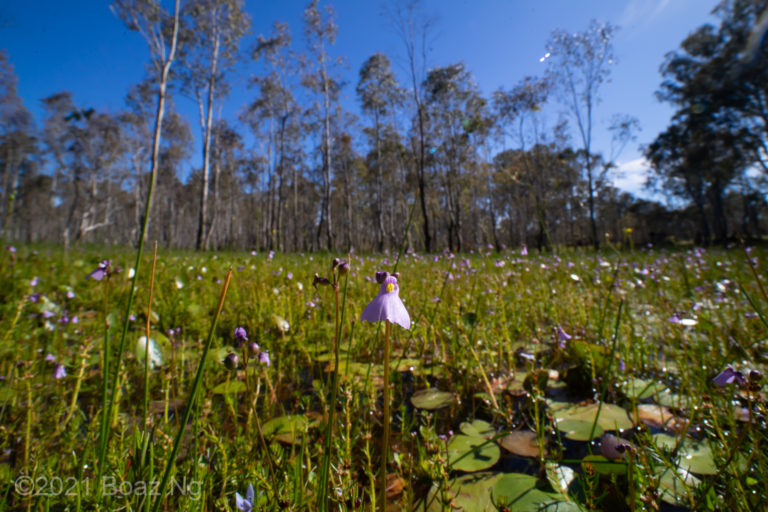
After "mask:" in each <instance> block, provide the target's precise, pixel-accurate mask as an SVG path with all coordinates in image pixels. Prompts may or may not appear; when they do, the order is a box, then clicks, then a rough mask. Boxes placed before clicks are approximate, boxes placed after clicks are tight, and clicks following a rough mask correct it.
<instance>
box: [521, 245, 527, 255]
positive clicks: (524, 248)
mask: <svg viewBox="0 0 768 512" xmlns="http://www.w3.org/2000/svg"><path fill="white" fill-rule="evenodd" d="M520 256H528V247H527V246H526V245H525V244H523V248H522V249H520Z"/></svg>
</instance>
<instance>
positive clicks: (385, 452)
mask: <svg viewBox="0 0 768 512" xmlns="http://www.w3.org/2000/svg"><path fill="white" fill-rule="evenodd" d="M391 329H392V324H391V323H390V321H389V320H385V321H384V434H383V435H382V436H381V510H383V511H384V512H386V511H387V462H388V461H389V334H390V331H391Z"/></svg>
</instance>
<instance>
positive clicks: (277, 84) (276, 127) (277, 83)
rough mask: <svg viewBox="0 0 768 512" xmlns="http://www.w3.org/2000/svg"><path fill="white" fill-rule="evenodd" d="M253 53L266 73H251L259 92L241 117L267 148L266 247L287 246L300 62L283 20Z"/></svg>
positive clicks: (297, 146)
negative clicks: (288, 190)
mask: <svg viewBox="0 0 768 512" xmlns="http://www.w3.org/2000/svg"><path fill="white" fill-rule="evenodd" d="M252 57H253V59H254V60H255V61H260V60H263V61H264V62H265V64H266V67H267V73H266V74H264V75H256V76H253V77H252V78H251V80H250V85H251V86H252V87H255V88H256V89H257V90H258V96H257V98H256V99H255V100H254V101H253V102H252V103H251V104H250V105H249V106H248V108H247V110H246V111H245V112H244V113H243V114H242V115H241V119H243V120H244V121H246V122H247V123H248V124H249V125H250V126H251V129H252V130H253V131H254V134H257V136H258V137H260V138H261V139H262V143H263V144H264V145H265V146H266V148H265V149H266V160H267V166H266V171H267V174H268V197H267V212H266V213H267V215H266V216H265V221H266V222H265V225H264V239H265V241H266V245H267V247H268V248H269V249H280V250H283V249H285V247H286V239H287V236H286V233H285V229H284V224H285V217H286V215H285V213H286V212H285V209H286V208H285V203H286V200H287V196H288V192H287V190H286V189H287V184H286V182H287V180H288V176H287V173H288V172H289V171H292V176H291V187H292V202H291V205H292V215H293V218H294V219H295V218H296V217H297V216H298V215H299V211H298V181H299V180H298V179H297V172H298V165H297V164H298V160H299V159H300V158H301V154H302V150H301V136H302V130H303V128H302V124H301V107H300V105H299V104H298V102H297V101H296V98H295V97H294V95H293V91H292V89H293V87H294V86H295V85H296V84H295V77H296V76H297V75H298V60H297V58H296V56H295V55H294V53H293V51H292V50H291V33H290V30H289V28H288V25H287V24H285V23H281V22H278V23H275V24H274V25H273V30H272V34H271V35H270V36H269V37H265V36H262V35H259V37H258V39H257V44H256V47H255V49H254V50H253V53H252ZM298 236H299V233H298V225H297V224H296V223H295V222H294V223H293V237H292V238H293V248H294V249H295V248H296V247H298V245H299V241H298Z"/></svg>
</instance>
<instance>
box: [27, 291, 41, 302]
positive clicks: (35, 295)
mask: <svg viewBox="0 0 768 512" xmlns="http://www.w3.org/2000/svg"><path fill="white" fill-rule="evenodd" d="M39 300H40V294H39V293H33V294H32V295H30V296H29V302H37V301H39Z"/></svg>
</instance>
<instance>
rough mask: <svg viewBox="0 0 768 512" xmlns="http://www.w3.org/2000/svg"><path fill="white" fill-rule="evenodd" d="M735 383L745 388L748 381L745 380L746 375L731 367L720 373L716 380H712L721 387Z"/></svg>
mask: <svg viewBox="0 0 768 512" xmlns="http://www.w3.org/2000/svg"><path fill="white" fill-rule="evenodd" d="M733 381H736V384H738V385H739V386H743V385H745V384H746V383H747V379H745V378H744V374H743V373H741V372H740V371H738V370H734V369H733V367H732V366H730V365H729V366H728V368H726V369H725V370H723V371H722V372H720V373H719V374H718V375H717V376H716V377H715V378H714V379H712V382H714V383H715V384H716V385H718V386H720V387H723V386H725V385H727V384H731V383H732V382H733Z"/></svg>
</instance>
